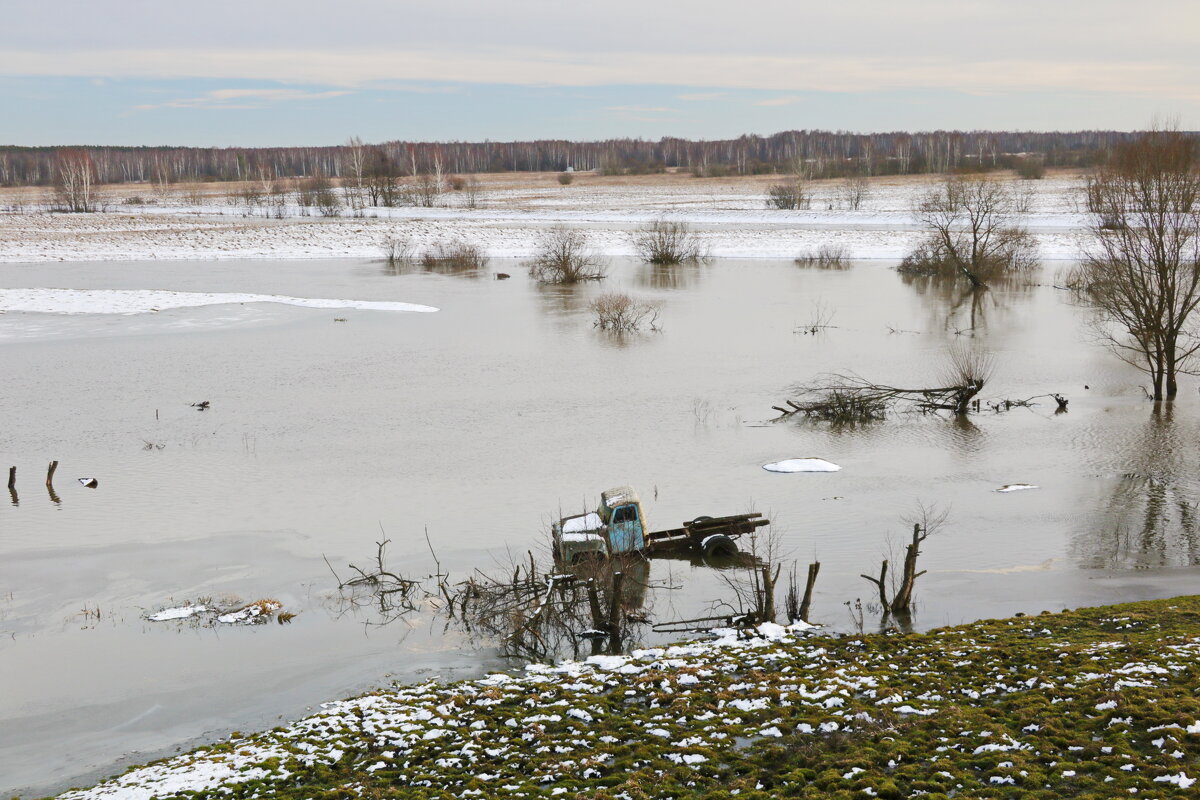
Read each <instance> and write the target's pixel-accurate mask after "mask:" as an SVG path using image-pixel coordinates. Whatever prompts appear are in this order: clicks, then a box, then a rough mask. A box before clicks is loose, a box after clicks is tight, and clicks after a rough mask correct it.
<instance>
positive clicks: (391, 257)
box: [379, 236, 413, 266]
mask: <svg viewBox="0 0 1200 800" xmlns="http://www.w3.org/2000/svg"><path fill="white" fill-rule="evenodd" d="M379 250H380V252H381V253H382V254H383V258H384V260H385V261H387V263H388V264H389V265H390V266H396V265H398V264H405V263H409V262H411V261H412V257H413V249H412V244H411V243H409V241H408V240H407V239H401V238H400V237H398V236H389V237H387V238H386V239H384V240H383V243H382V244H381V245H380V247H379Z"/></svg>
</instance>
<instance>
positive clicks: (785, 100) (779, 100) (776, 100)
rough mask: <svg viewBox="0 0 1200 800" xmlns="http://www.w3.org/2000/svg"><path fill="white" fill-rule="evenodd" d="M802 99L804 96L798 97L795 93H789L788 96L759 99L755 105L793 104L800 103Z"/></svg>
mask: <svg viewBox="0 0 1200 800" xmlns="http://www.w3.org/2000/svg"><path fill="white" fill-rule="evenodd" d="M801 100H803V98H801V97H796V96H795V95H788V96H786V97H768V98H767V99H766V100H759V101H757V102H755V104H754V105H756V106H792V105H795V104H796V103H799V102H800V101H801Z"/></svg>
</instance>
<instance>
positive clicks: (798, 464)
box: [763, 458, 841, 472]
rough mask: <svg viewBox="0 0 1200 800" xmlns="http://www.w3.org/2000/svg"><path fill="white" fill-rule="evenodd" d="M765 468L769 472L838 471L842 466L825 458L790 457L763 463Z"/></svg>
mask: <svg viewBox="0 0 1200 800" xmlns="http://www.w3.org/2000/svg"><path fill="white" fill-rule="evenodd" d="M763 469H765V470H766V471H767V472H838V471H839V470H841V467H839V466H838V465H837V464H834V463H833V462H832V461H826V460H825V459H823V458H788V459H785V460H783V461H772V462H771V463H770V464H763Z"/></svg>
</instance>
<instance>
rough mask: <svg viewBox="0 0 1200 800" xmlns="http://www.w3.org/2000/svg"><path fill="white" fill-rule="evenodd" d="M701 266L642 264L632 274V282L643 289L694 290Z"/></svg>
mask: <svg viewBox="0 0 1200 800" xmlns="http://www.w3.org/2000/svg"><path fill="white" fill-rule="evenodd" d="M702 269H703V267H702V265H700V264H696V263H694V262H689V263H682V264H642V265H641V267H639V268H638V270H637V272H635V273H634V282H635V283H636V284H637V285H638V286H640V287H642V288H645V289H694V288H695V287H696V286H697V285H699V283H700V276H701V270H702Z"/></svg>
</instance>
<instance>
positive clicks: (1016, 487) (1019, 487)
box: [996, 483, 1042, 492]
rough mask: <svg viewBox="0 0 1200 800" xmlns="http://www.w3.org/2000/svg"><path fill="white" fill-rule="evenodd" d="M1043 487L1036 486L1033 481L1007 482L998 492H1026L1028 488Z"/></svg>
mask: <svg viewBox="0 0 1200 800" xmlns="http://www.w3.org/2000/svg"><path fill="white" fill-rule="evenodd" d="M1040 488H1042V487H1040V486H1035V485H1034V484H1032V483H1006V484H1004V485H1003V486H1001V487H1000V488H999V489H997V490H996V491H997V492H1024V491H1026V490H1027V489H1040Z"/></svg>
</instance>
